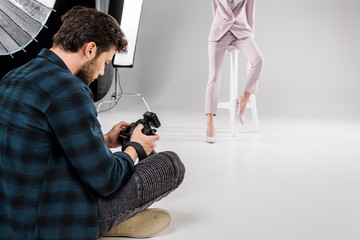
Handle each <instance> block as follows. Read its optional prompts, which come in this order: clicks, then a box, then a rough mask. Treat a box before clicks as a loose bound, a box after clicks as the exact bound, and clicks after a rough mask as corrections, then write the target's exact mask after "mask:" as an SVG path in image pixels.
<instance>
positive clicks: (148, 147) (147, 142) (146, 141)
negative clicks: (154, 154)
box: [130, 124, 160, 155]
mask: <svg viewBox="0 0 360 240" xmlns="http://www.w3.org/2000/svg"><path fill="white" fill-rule="evenodd" d="M143 128H144V126H143V125H142V124H139V125H137V126H136V128H135V129H134V131H133V133H132V134H131V137H130V141H131V142H137V143H140V144H141V146H143V148H144V150H145V152H146V154H147V155H149V154H150V153H151V151H152V150H153V149H154V148H155V147H156V143H155V141H157V140H159V139H160V137H159V135H157V134H155V135H150V136H148V135H145V134H143V133H142V132H141V130H142V129H143Z"/></svg>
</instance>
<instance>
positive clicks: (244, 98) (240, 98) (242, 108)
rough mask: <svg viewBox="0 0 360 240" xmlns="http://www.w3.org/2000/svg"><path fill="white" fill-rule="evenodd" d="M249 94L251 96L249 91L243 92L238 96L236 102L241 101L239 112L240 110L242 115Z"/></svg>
mask: <svg viewBox="0 0 360 240" xmlns="http://www.w3.org/2000/svg"><path fill="white" fill-rule="evenodd" d="M250 96H251V93H249V92H244V95H243V96H239V97H238V103H239V102H241V106H240V112H241V114H242V115H244V112H245V109H246V105H247V103H248V101H249V98H250Z"/></svg>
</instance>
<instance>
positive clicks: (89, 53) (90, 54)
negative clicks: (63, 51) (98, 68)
mask: <svg viewBox="0 0 360 240" xmlns="http://www.w3.org/2000/svg"><path fill="white" fill-rule="evenodd" d="M84 51H85V52H84V54H85V56H86V58H88V59H89V60H92V59H94V58H95V56H96V51H97V47H96V43H95V42H88V43H85V45H84Z"/></svg>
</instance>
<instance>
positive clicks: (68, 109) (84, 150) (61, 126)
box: [46, 84, 134, 196]
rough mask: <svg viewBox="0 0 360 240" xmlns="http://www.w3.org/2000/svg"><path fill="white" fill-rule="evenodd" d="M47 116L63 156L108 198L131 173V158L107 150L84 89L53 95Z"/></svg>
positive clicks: (75, 87)
mask: <svg viewBox="0 0 360 240" xmlns="http://www.w3.org/2000/svg"><path fill="white" fill-rule="evenodd" d="M46 115H47V118H48V121H49V125H50V127H51V129H52V131H53V134H54V138H55V140H56V141H57V142H58V144H59V145H60V147H61V149H62V150H63V152H64V155H65V156H66V158H67V159H68V160H69V161H70V164H71V165H72V166H73V167H74V168H75V170H76V171H77V173H78V175H79V177H80V179H81V180H82V181H83V183H85V184H86V185H88V186H90V187H91V188H92V189H93V190H94V191H95V192H97V193H98V194H100V195H101V196H107V195H110V194H111V193H113V192H115V191H116V190H117V189H119V188H120V186H121V185H122V184H123V182H124V181H125V180H126V179H127V178H128V177H129V176H130V175H131V174H132V173H133V171H134V163H133V161H132V159H131V158H130V156H129V155H128V154H127V153H124V152H116V153H112V152H111V151H110V149H109V148H108V147H107V146H106V143H105V140H104V136H103V133H102V131H101V126H100V123H99V121H98V120H97V112H96V109H95V106H94V103H93V101H92V99H91V95H90V89H89V88H88V87H87V86H86V85H84V84H73V85H71V86H69V87H67V88H66V89H64V90H62V91H61V92H59V93H58V94H56V96H55V97H54V98H53V99H52V102H51V104H50V106H49V108H48V110H47V112H46Z"/></svg>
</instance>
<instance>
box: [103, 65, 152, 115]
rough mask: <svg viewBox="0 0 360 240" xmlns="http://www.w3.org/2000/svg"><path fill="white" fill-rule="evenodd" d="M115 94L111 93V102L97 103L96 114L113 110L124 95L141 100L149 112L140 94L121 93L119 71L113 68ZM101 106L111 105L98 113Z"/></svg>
mask: <svg viewBox="0 0 360 240" xmlns="http://www.w3.org/2000/svg"><path fill="white" fill-rule="evenodd" d="M114 84H115V92H113V94H111V100H108V101H101V102H100V103H99V105H98V106H97V112H98V113H99V112H104V111H108V110H110V109H113V108H114V107H115V106H116V105H117V103H118V101H119V100H120V98H121V97H122V96H123V95H124V96H132V97H140V98H141V100H142V101H143V102H144V104H145V106H146V108H147V110H148V111H149V112H151V110H150V107H149V105H148V104H147V102H146V101H145V98H144V97H143V96H142V95H141V94H140V93H123V92H122V87H121V84H120V77H119V70H118V68H117V67H115V82H114ZM119 90H120V91H119ZM103 104H113V105H112V106H110V107H109V108H108V109H105V110H102V111H100V107H101V105H103Z"/></svg>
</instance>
